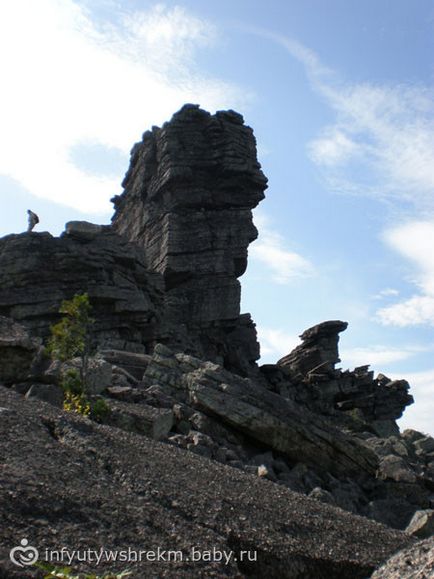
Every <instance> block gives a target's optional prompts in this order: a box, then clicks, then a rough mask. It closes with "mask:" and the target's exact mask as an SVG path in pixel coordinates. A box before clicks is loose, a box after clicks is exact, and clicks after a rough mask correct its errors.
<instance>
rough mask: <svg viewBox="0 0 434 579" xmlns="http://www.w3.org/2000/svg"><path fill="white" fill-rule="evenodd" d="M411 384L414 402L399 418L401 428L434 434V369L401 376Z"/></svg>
mask: <svg viewBox="0 0 434 579" xmlns="http://www.w3.org/2000/svg"><path fill="white" fill-rule="evenodd" d="M399 378H403V379H404V380H407V381H408V383H409V384H410V394H412V396H413V397H414V404H412V405H411V406H409V407H408V408H407V409H406V410H405V412H404V415H403V417H402V418H401V419H400V420H399V426H400V428H401V430H403V429H405V428H412V429H414V430H419V431H421V432H424V433H426V434H430V435H431V436H434V421H433V416H434V370H426V371H424V372H414V373H409V374H404V375H403V376H399Z"/></svg>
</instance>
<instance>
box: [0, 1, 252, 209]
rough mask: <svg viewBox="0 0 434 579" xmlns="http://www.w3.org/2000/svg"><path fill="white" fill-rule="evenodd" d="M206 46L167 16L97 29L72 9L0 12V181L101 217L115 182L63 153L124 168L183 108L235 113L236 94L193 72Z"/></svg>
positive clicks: (122, 15) (208, 39) (40, 6)
mask: <svg viewBox="0 0 434 579" xmlns="http://www.w3.org/2000/svg"><path fill="white" fill-rule="evenodd" d="M216 38H217V31H216V29H215V28H214V26H213V25H211V24H210V23H209V22H207V21H204V20H203V19H199V18H197V17H195V16H193V15H192V14H190V13H189V12H188V11H187V10H186V9H184V8H181V7H176V6H174V7H173V6H172V7H170V8H165V7H163V6H160V5H158V6H156V7H154V8H152V9H150V10H148V11H136V12H134V13H127V12H125V11H122V9H120V10H119V12H118V14H117V23H116V25H113V24H109V23H107V22H106V23H105V24H104V25H97V24H96V23H95V22H94V21H93V20H92V17H91V16H90V13H89V12H87V11H86V10H85V8H84V7H83V4H82V3H78V2H74V1H73V0H40V1H38V2H34V1H33V0H9V1H5V2H2V3H1V4H0V74H1V78H2V84H3V87H7V89H6V88H5V90H3V91H2V99H1V100H2V104H1V107H0V125H1V127H2V129H1V131H0V174H3V175H6V176H9V177H11V178H13V179H14V180H15V181H17V182H18V183H20V184H21V185H22V186H23V187H24V188H26V189H27V190H28V191H29V192H31V193H33V194H34V195H37V196H39V197H42V198H46V199H50V200H52V201H55V202H59V203H63V204H66V205H69V206H71V207H75V208H77V209H81V210H83V211H110V210H111V206H110V203H109V199H110V197H111V196H112V195H113V194H115V193H118V192H119V188H120V185H119V181H120V180H121V179H120V178H116V179H115V178H113V176H112V175H111V174H110V171H108V175H103V174H101V171H99V172H98V173H97V174H94V175H92V174H90V173H89V171H88V170H84V171H83V170H82V169H81V167H79V166H77V164H76V163H75V161H74V159H75V157H74V155H72V154H71V151H72V150H73V151H76V150H77V148H78V147H80V144H82V143H84V144H85V146H87V147H88V146H90V145H92V144H96V145H98V146H99V147H100V148H101V150H103V149H104V147H105V148H107V150H108V151H109V152H110V151H112V150H113V149H116V150H118V151H120V152H121V153H122V154H124V155H125V158H126V163H127V159H128V157H127V154H128V152H129V149H130V148H131V146H132V144H133V143H134V142H135V141H137V140H138V138H139V137H140V134H141V132H142V131H143V130H144V129H147V128H148V127H150V126H151V125H152V124H154V123H161V122H163V121H165V120H167V118H169V117H170V116H171V114H172V113H173V112H174V111H175V110H177V109H178V108H180V107H181V106H182V104H184V103H185V102H199V103H200V104H201V105H202V106H204V107H205V108H208V109H211V110H215V109H217V108H224V107H228V106H238V105H239V104H240V103H242V102H243V101H244V99H245V95H243V94H242V92H241V90H238V89H237V88H236V87H235V86H234V85H231V84H229V83H226V82H223V81H221V80H220V79H217V78H210V77H209V76H206V77H205V76H203V75H201V74H200V73H199V71H198V70H197V66H196V65H195V55H196V54H197V51H198V50H200V49H204V48H206V47H207V46H209V45H210V44H211V43H212V42H214V41H215V40H216ZM125 169H126V167H125Z"/></svg>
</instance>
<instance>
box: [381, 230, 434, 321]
mask: <svg viewBox="0 0 434 579" xmlns="http://www.w3.org/2000/svg"><path fill="white" fill-rule="evenodd" d="M384 239H385V241H386V243H387V244H388V245H390V246H391V247H392V248H393V249H394V250H395V251H397V252H399V253H400V254H401V255H402V256H404V257H405V258H406V259H407V260H409V261H410V263H411V265H412V273H413V275H412V281H413V282H414V283H415V284H416V286H417V287H418V288H419V293H418V294H415V295H413V296H411V297H410V298H407V299H405V300H402V301H400V302H398V303H395V304H392V305H388V306H386V307H384V308H381V309H379V310H378V311H377V316H378V319H379V321H380V322H381V323H382V324H385V325H395V326H401V327H404V326H411V325H419V324H429V325H434V252H433V247H434V221H412V222H408V223H406V224H404V225H400V226H398V227H395V228H393V229H390V230H389V231H387V232H386V233H385V235H384Z"/></svg>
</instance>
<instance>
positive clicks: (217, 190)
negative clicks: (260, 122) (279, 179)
mask: <svg viewBox="0 0 434 579" xmlns="http://www.w3.org/2000/svg"><path fill="white" fill-rule="evenodd" d="M266 183H267V179H266V178H265V176H264V174H263V173H262V171H261V168H260V165H259V163H258V160H257V157H256V142H255V138H254V136H253V131H252V129H251V128H250V127H247V126H246V125H245V124H244V121H243V118H242V116H241V115H239V114H237V113H235V112H233V111H220V112H217V113H216V114H215V115H211V114H210V113H208V112H206V111H204V110H202V109H200V108H199V106H198V105H185V106H184V107H183V108H182V109H181V110H180V111H179V112H177V113H176V114H175V115H173V117H172V119H171V121H170V122H168V123H165V124H164V125H163V127H162V128H158V127H153V129H152V131H147V132H146V133H144V135H143V139H142V141H141V142H140V143H137V144H136V145H135V146H134V148H133V150H132V153H131V163H130V167H129V170H128V172H127V174H126V176H125V179H124V182H123V186H124V192H123V193H122V195H120V196H117V197H115V198H114V199H113V202H114V205H115V214H114V217H113V227H114V229H115V230H116V231H117V232H119V233H121V234H122V235H124V236H126V237H127V238H128V239H129V240H131V241H134V242H136V243H138V244H140V246H141V247H142V250H143V252H144V255H145V256H146V260H147V262H148V263H149V265H150V266H151V268H153V269H154V270H155V271H158V272H160V273H161V274H162V275H163V276H164V280H165V286H166V296H165V299H166V313H167V322H168V323H167V331H168V335H169V339H168V343H169V344H170V345H172V346H173V347H174V348H176V349H181V350H186V349H188V351H190V352H191V353H195V354H196V355H199V356H200V357H203V358H205V359H210V360H214V361H218V362H219V363H221V364H224V365H225V366H227V367H231V368H232V369H233V370H235V371H238V372H239V373H241V374H248V373H249V371H250V370H251V369H252V368H254V363H255V361H256V360H257V359H258V358H259V346H258V344H257V341H256V332H255V328H254V324H253V323H252V321H251V319H250V317H249V316H244V317H241V318H240V284H239V282H238V279H237V278H238V277H240V276H241V275H242V274H243V273H244V271H245V269H246V266H247V247H248V245H249V243H251V242H252V241H253V240H254V239H256V237H257V230H256V228H255V226H254V225H253V221H252V209H253V208H254V207H256V205H257V204H258V203H259V202H260V201H261V200H262V199H263V198H264V190H265V188H266V186H267V185H266ZM182 345H183V346H184V347H182ZM179 346H181V347H179ZM186 346H187V347H186Z"/></svg>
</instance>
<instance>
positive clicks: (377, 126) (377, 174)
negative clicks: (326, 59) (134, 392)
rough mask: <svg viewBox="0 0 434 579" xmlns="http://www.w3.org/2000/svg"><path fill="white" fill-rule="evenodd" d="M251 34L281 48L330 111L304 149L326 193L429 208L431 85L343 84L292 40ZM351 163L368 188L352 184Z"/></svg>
mask: <svg viewBox="0 0 434 579" xmlns="http://www.w3.org/2000/svg"><path fill="white" fill-rule="evenodd" d="M251 32H253V33H255V34H258V35H260V36H262V37H264V38H268V39H270V40H272V41H273V42H276V43H277V44H280V45H281V46H282V47H283V48H284V49H285V50H287V51H288V52H289V54H290V55H291V56H292V57H293V58H295V59H296V60H298V61H299V62H300V63H301V64H302V65H303V66H304V68H305V70H306V73H307V76H308V78H309V80H310V83H311V85H312V87H313V88H314V90H316V91H317V92H318V93H319V94H320V95H321V96H322V97H323V98H324V99H325V100H326V102H327V103H328V104H329V105H330V106H331V107H332V109H333V110H334V111H335V114H336V119H335V122H334V123H333V124H332V125H331V126H328V127H325V128H324V129H323V130H322V133H321V134H320V135H319V136H318V137H317V138H316V139H313V140H312V142H311V143H309V145H308V152H309V153H310V156H311V158H312V160H313V161H314V162H315V163H316V164H318V165H320V166H322V167H324V169H325V171H326V172H325V175H326V177H327V178H328V181H329V184H330V185H331V186H332V187H333V188H335V189H338V190H341V191H344V192H346V193H352V194H354V193H358V194H365V195H372V196H375V198H376V199H378V198H389V199H390V198H391V199H404V200H405V201H409V202H411V203H414V204H415V205H416V206H419V207H424V208H426V207H428V208H430V209H434V196H433V195H432V191H433V188H434V123H433V122H432V121H433V116H434V90H433V87H432V86H423V85H410V84H395V85H391V84H390V85H385V84H374V83H359V84H355V83H353V84H352V83H346V82H344V81H343V80H342V79H340V78H339V77H338V75H337V74H336V73H335V72H334V71H333V70H330V69H329V68H327V67H326V66H324V65H323V63H322V62H321V60H320V58H319V57H318V55H317V54H316V53H315V52H313V51H312V50H310V49H308V48H307V47H305V46H303V45H302V44H301V43H299V42H298V41H296V40H294V39H292V38H289V37H286V36H283V35H279V34H275V33H273V32H270V31H266V30H260V29H251ZM353 161H357V162H358V163H360V164H361V165H362V166H363V168H364V169H365V171H364V174H365V175H367V174H368V175H369V174H370V175H372V178H371V182H369V181H368V182H361V181H359V182H358V181H357V178H355V173H354V172H352V173H347V172H346V171H345V169H346V166H347V165H348V164H349V163H350V162H353ZM358 174H359V175H360V174H361V172H360V171H359V172H358Z"/></svg>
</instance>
